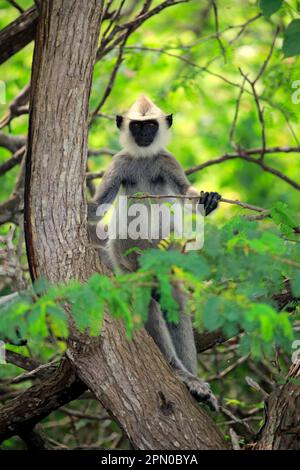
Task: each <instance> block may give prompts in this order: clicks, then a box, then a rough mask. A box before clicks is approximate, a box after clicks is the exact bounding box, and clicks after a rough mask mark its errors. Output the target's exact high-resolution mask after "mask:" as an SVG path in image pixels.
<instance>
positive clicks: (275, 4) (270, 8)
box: [259, 0, 283, 18]
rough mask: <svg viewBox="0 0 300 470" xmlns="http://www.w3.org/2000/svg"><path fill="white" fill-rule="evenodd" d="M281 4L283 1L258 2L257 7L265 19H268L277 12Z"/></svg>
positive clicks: (265, 0)
mask: <svg viewBox="0 0 300 470" xmlns="http://www.w3.org/2000/svg"><path fill="white" fill-rule="evenodd" d="M282 3H283V0H260V2H259V5H260V8H261V11H262V12H263V14H264V16H265V17H266V18H270V16H272V15H273V13H276V11H278V10H279V8H280V7H281V5H282Z"/></svg>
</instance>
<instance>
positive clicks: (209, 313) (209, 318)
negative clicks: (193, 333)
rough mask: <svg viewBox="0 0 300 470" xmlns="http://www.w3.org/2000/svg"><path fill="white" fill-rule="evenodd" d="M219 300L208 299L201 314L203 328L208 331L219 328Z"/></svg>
mask: <svg viewBox="0 0 300 470" xmlns="http://www.w3.org/2000/svg"><path fill="white" fill-rule="evenodd" d="M220 307H221V300H220V299H219V298H218V297H210V298H209V299H208V301H207V302H206V305H205V307H204V312H203V321H204V326H205V328H207V329H208V330H209V331H213V330H216V329H218V328H220V326H222V324H223V317H222V315H221V312H220Z"/></svg>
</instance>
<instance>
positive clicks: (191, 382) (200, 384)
mask: <svg viewBox="0 0 300 470" xmlns="http://www.w3.org/2000/svg"><path fill="white" fill-rule="evenodd" d="M145 326H146V330H147V332H148V333H149V334H150V335H151V336H152V338H153V340H154V341H155V343H156V344H157V346H158V347H159V349H160V350H161V352H162V353H163V355H164V356H165V358H166V360H167V361H168V363H169V364H170V366H171V367H172V369H173V370H174V372H175V374H176V375H177V377H178V378H179V379H180V380H181V381H182V382H183V383H184V384H185V385H186V386H187V388H188V389H189V391H190V392H191V394H192V395H193V396H194V397H195V398H196V399H197V400H199V401H205V402H206V403H207V404H208V405H209V407H210V408H211V409H212V410H215V411H217V410H218V403H217V400H216V398H215V396H214V395H213V393H212V391H211V389H210V386H209V384H208V383H206V382H204V381H203V380H201V379H199V378H198V377H196V375H194V374H193V373H191V372H190V371H189V370H188V369H187V368H186V367H185V366H184V364H183V363H182V361H181V360H180V358H179V357H178V355H177V352H176V350H175V347H174V343H173V340H172V337H171V335H170V332H169V329H168V326H167V323H166V321H165V319H164V316H163V313H162V311H161V308H160V305H159V304H158V302H156V300H154V299H153V298H152V299H151V302H150V306H149V314H148V320H147V323H146V325H145ZM193 341H194V339H193Z"/></svg>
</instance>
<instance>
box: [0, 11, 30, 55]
mask: <svg viewBox="0 0 300 470" xmlns="http://www.w3.org/2000/svg"><path fill="white" fill-rule="evenodd" d="M37 18H38V12H37V9H36V7H31V8H29V10H26V11H24V13H22V14H21V15H20V16H19V17H18V18H17V19H16V20H15V21H13V22H12V23H11V24H9V25H8V26H7V27H6V28H4V29H3V30H2V31H0V64H2V63H3V62H5V61H6V60H7V59H9V58H10V57H11V56H12V55H14V54H15V53H16V52H18V51H20V50H21V49H23V47H25V46H27V44H29V43H30V42H31V41H32V40H33V39H34V34H35V29H36V24H37Z"/></svg>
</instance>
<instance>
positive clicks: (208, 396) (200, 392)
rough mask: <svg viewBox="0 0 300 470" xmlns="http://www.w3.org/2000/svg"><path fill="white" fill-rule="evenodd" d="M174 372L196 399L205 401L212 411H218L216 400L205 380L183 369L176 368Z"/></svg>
mask: <svg viewBox="0 0 300 470" xmlns="http://www.w3.org/2000/svg"><path fill="white" fill-rule="evenodd" d="M175 374H176V375H177V377H178V378H179V379H180V380H181V381H182V382H183V383H184V384H185V385H186V387H187V388H188V389H189V391H190V393H191V394H192V395H193V397H194V398H196V400H197V401H200V402H204V403H206V404H207V405H208V406H209V408H210V409H211V410H212V411H219V405H218V401H217V399H216V397H215V396H214V394H213V393H212V391H211V389H210V386H209V384H208V383H207V382H204V380H201V379H199V378H198V377H196V376H195V375H193V374H190V373H186V372H185V371H181V370H177V371H176V372H175Z"/></svg>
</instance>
